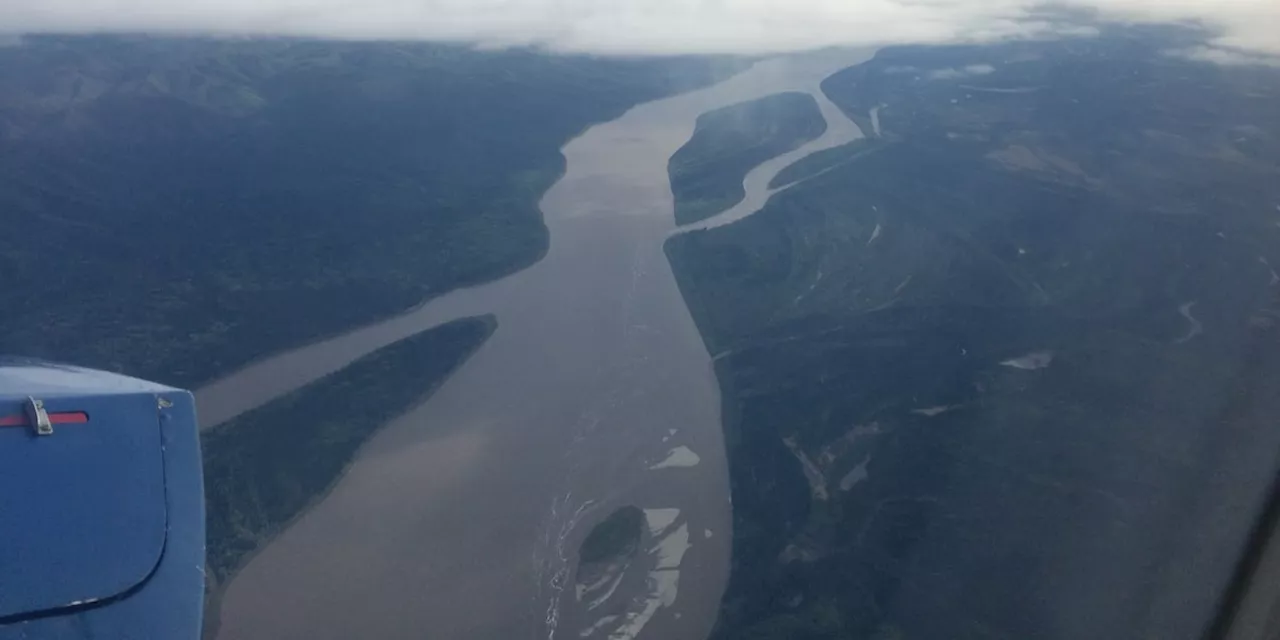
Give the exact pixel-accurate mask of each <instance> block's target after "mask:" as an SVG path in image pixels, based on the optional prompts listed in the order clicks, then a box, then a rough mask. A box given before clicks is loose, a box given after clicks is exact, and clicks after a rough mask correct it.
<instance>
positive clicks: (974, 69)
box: [925, 64, 996, 80]
mask: <svg viewBox="0 0 1280 640" xmlns="http://www.w3.org/2000/svg"><path fill="white" fill-rule="evenodd" d="M995 71H996V68H995V67H993V66H991V65H989V64H971V65H969V66H967V67H960V68H955V67H951V68H947V69H933V70H931V71H927V72H925V77H927V78H929V79H930V80H956V79H959V78H968V77H970V76H985V75H987V74H990V73H995Z"/></svg>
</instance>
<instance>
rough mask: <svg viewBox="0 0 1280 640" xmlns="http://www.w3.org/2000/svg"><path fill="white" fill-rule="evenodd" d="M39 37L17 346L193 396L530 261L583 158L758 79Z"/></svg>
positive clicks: (669, 70) (2, 66)
mask: <svg viewBox="0 0 1280 640" xmlns="http://www.w3.org/2000/svg"><path fill="white" fill-rule="evenodd" d="M23 43H24V44H23V46H18V47H5V48H0V148H2V149H3V153H0V225H3V227H4V229H5V230H6V233H5V234H4V236H3V238H0V291H3V292H4V294H3V301H4V304H5V308H6V309H7V310H8V312H7V313H6V314H5V315H4V318H3V319H2V320H0V352H4V353H12V354H19V355H27V356H37V357H44V358H49V359H56V360H62V361H67V362H74V363H76V364H81V365H85V366H91V367H97V368H105V369H110V370H117V371H123V372H125V373H129V374H131V375H135V376H139V377H144V378H150V379H156V380H160V381H163V382H166V383H170V384H176V385H180V386H194V385H198V384H200V383H203V382H206V381H208V380H210V379H212V378H214V377H216V376H218V375H220V374H223V373H227V372H229V371H230V370H232V369H234V368H236V367H238V366H241V365H243V364H245V363H246V362H248V361H249V360H252V359H254V358H256V357H260V356H262V355H264V354H266V353H270V352H273V351H278V350H281V349H283V348H286V347H290V346H296V345H299V344H302V343H305V342H308V341H311V340H314V339H317V338H320V337H324V336H327V335H331V334H334V333H337V332H340V331H342V330H344V329H348V328H351V327H353V326H355V325H358V324H360V323H364V322H368V321H371V320H374V319H376V318H380V317H384V316H387V315H389V314H392V313H395V312H398V311H401V310H403V309H406V308H408V307H410V306H412V305H414V304H417V303H419V302H422V301H423V300H425V299H428V298H431V297H433V296H436V295H439V294H441V293H443V292H445V291H448V290H450V289H453V288H456V287H460V286H466V285H471V284H476V283H479V282H483V281H487V280H492V279H494V278H497V277H499V276H502V275H504V274H507V273H511V272H513V271H516V270H519V269H520V268H522V267H524V266H527V265H529V264H531V263H532V262H534V261H536V260H537V259H538V258H539V257H540V256H541V255H542V253H543V251H545V249H546V244H547V234H546V229H545V228H544V226H543V224H542V221H541V215H540V212H539V211H538V208H537V204H538V199H539V198H540V197H541V195H542V193H543V192H544V191H545V190H546V188H547V187H548V186H550V184H551V183H552V182H553V181H554V180H555V179H556V178H557V177H558V176H559V174H560V173H561V172H562V170H563V159H562V157H561V156H560V154H559V148H560V146H561V145H562V144H564V143H565V142H566V141H568V140H569V139H570V138H571V137H572V136H574V135H575V134H577V133H578V132H580V131H582V130H583V129H584V128H586V127H587V126H588V125H590V124H592V123H595V122H599V121H604V120H608V119H611V118H613V117H615V116H617V115H619V114H621V113H622V112H623V111H624V110H626V109H627V108H629V107H630V106H632V105H634V104H636V103H637V102H641V101H644V100H648V99H653V98H656V97H659V96H662V95H666V94H670V93H673V92H676V91H680V90H683V89H688V88H691V87H694V86H699V85H701V84H704V83H706V82H708V81H709V80H710V79H712V78H713V77H717V76H718V75H720V74H723V73H727V72H729V71H731V70H733V69H734V68H736V65H739V64H741V63H737V62H726V61H722V60H706V59H702V60H697V61H693V60H688V59H680V58H672V59H661V60H645V61H641V60H625V59H610V60H601V59H591V58H585V57H568V56H548V55H543V54H539V53H536V52H529V51H519V50H515V51H506V52H477V51H472V50H469V49H467V48H464V47H460V46H449V45H428V44H394V43H387V44H361V43H324V42H309V41H295V40H274V39H260V40H228V41H219V40H200V39H181V40H179V39H163V38H148V37H132V38H131V37H76V38H71V37H31V38H26V39H24V41H23ZM530 123H536V126H530ZM496 150H500V152H498V151H496Z"/></svg>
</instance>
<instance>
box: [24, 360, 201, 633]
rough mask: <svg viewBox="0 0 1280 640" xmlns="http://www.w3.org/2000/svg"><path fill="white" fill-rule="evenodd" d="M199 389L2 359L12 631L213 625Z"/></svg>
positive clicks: (194, 629) (176, 629) (170, 629)
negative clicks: (195, 392) (208, 617)
mask: <svg viewBox="0 0 1280 640" xmlns="http://www.w3.org/2000/svg"><path fill="white" fill-rule="evenodd" d="M204 545H205V524H204V487H203V480H202V477H201V466H200V443H199V435H198V430H197V422H196V416H195V406H194V403H193V401H192V397H191V394H190V393H188V392H186V391H182V390H178V389H173V388H169V387H165V386H162V385H157V384H153V383H150V382H144V381H142V380H137V379H134V378H128V377H125V376H120V375H116V374H110V373H104V372H100V371H93V370H90V369H82V368H78V367H68V366H62V365H53V364H48V363H41V362H33V361H18V360H8V361H0V640H7V639H8V638H139V639H148V638H157V639H170V638H173V639H180V638H192V639H194V638H198V637H199V636H200V631H201V629H200V627H201V617H202V607H203V596H204V555H205V549H204Z"/></svg>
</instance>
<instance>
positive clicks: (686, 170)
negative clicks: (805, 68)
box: [667, 93, 827, 224]
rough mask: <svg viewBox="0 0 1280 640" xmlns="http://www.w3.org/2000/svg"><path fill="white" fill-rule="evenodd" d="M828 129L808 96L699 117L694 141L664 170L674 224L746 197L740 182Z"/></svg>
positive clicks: (782, 97) (712, 212)
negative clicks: (749, 174)
mask: <svg viewBox="0 0 1280 640" xmlns="http://www.w3.org/2000/svg"><path fill="white" fill-rule="evenodd" d="M826 130H827V121H826V120H824V119H823V117H822V112H820V111H818V103H817V102H816V101H815V100H814V99H813V96H810V95H809V94H807V93H780V94H778V95H774V96H768V97H765V98H761V99H759V100H752V101H750V102H744V103H742V104H736V105H732V106H728V107H724V108H722V109H716V110H715V111H709V112H707V113H704V114H702V115H701V116H699V117H698V122H697V125H696V126H695V128H694V131H693V137H692V138H690V139H689V141H688V142H687V143H685V145H684V146H682V147H681V148H680V149H679V150H678V151H676V153H675V155H673V156H671V161H670V163H669V165H668V168H667V171H668V173H669V174H670V176H671V191H672V193H673V195H674V196H675V208H676V224H689V223H692V222H697V221H699V220H702V219H704V218H709V217H711V216H713V215H715V214H717V213H720V212H721V211H724V210H725V209H728V208H730V207H732V206H733V205H735V204H737V203H738V202H740V201H741V200H742V199H743V198H744V197H746V191H744V190H743V188H742V180H743V179H744V178H746V177H747V173H748V172H750V171H751V169H753V168H754V167H756V166H757V165H759V164H760V163H762V162H764V161H765V160H768V159H770V158H773V157H775V156H779V155H782V154H783V153H786V152H788V151H791V150H793V149H796V148H798V147H800V146H801V145H803V144H804V143H806V142H808V141H810V140H813V139H815V138H818V137H819V136H821V135H822V133H823V132H824V131H826Z"/></svg>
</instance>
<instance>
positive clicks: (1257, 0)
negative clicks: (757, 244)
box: [0, 0, 1280, 53]
mask: <svg viewBox="0 0 1280 640" xmlns="http://www.w3.org/2000/svg"><path fill="white" fill-rule="evenodd" d="M1058 4H1059V5H1062V4H1063V3H1062V2H1059V3H1058ZM1065 5H1066V6H1078V7H1081V8H1087V9H1097V10H1099V11H1100V12H1101V15H1103V16H1105V17H1111V18H1118V19H1125V20H1143V21H1147V20H1150V21H1175V20H1199V21H1204V22H1205V23H1206V24H1208V25H1210V26H1212V27H1215V28H1220V29H1222V36H1221V38H1219V39H1217V40H1215V42H1214V43H1213V44H1215V45H1217V46H1219V47H1227V48H1230V49H1238V50H1253V51H1271V52H1280V37H1277V36H1276V34H1277V33H1280V0H1065ZM1040 6H1041V0H928V1H920V0H0V31H7V32H10V33H21V32H45V31H60V32H67V31H70V32H86V31H153V32H155V31H160V32H196V33H221V34H279V35H300V36H320V37H337V38H397V39H399V38H404V39H432V40H453V41H468V42H477V43H481V44H486V45H508V44H510V45H525V44H533V45H541V46H547V47H550V48H552V49H557V50H566V51H588V52H596V53H761V52H774V51H788V50H799V49H809V48H815V47H821V46H828V45H873V46H874V45H883V44H892V43H903V42H940V41H952V40H984V39H991V38H999V37H1008V36H1018V35H1028V34H1036V33H1040V32H1044V31H1053V30H1055V29H1057V28H1058V27H1055V26H1054V25H1050V24H1046V23H1045V22H1043V21H1037V20H1035V19H1033V17H1034V14H1035V12H1036V10H1037V9H1038V8H1039V7H1040ZM1069 29H1078V27H1072V28H1069Z"/></svg>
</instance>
